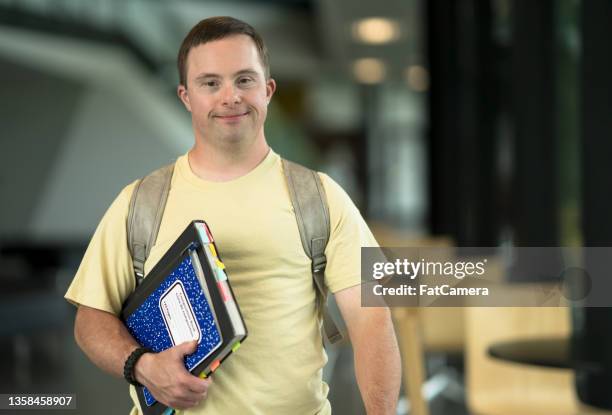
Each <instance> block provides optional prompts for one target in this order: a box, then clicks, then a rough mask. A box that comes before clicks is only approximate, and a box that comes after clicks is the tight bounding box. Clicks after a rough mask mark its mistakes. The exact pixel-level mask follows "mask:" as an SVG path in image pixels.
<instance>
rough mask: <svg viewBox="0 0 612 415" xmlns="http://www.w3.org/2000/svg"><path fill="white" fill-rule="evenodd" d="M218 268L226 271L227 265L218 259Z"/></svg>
mask: <svg viewBox="0 0 612 415" xmlns="http://www.w3.org/2000/svg"><path fill="white" fill-rule="evenodd" d="M217 266H218V267H219V268H221V269H225V264H224V263H223V262H221V261H219V260H218V259H217Z"/></svg>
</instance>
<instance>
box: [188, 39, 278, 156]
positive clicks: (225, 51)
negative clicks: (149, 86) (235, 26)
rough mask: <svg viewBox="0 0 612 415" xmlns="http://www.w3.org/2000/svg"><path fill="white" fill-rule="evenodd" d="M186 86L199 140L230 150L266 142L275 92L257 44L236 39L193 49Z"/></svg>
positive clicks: (190, 53) (202, 45)
mask: <svg viewBox="0 0 612 415" xmlns="http://www.w3.org/2000/svg"><path fill="white" fill-rule="evenodd" d="M186 79H187V88H185V86H183V85H180V86H179V88H178V94H179V97H180V98H181V100H182V101H183V103H184V104H185V106H186V107H187V109H188V110H189V111H190V112H191V117H192V124H193V128H194V130H195V133H196V137H197V136H200V137H202V139H203V140H204V141H205V142H207V143H209V144H210V145H214V146H217V147H221V148H224V149H229V150H231V149H232V147H234V146H236V145H246V146H248V145H249V144H252V143H253V142H254V141H255V140H257V139H258V138H260V139H263V124H264V121H265V119H266V114H267V109H268V103H269V102H270V98H272V94H273V93H274V90H275V88H276V84H275V83H274V80H272V79H268V80H266V78H265V74H264V68H263V65H262V63H261V60H260V58H259V54H258V52H257V47H256V46H255V43H254V42H253V40H252V39H251V38H250V37H249V36H246V35H235V36H231V37H227V38H224V39H220V40H215V41H212V42H208V43H204V44H201V45H198V46H197V47H195V48H193V49H191V50H190V52H189V55H188V58H187V76H186Z"/></svg>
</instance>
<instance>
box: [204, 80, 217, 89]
mask: <svg viewBox="0 0 612 415" xmlns="http://www.w3.org/2000/svg"><path fill="white" fill-rule="evenodd" d="M204 85H206V86H207V87H209V88H215V87H216V86H218V85H219V83H218V82H217V81H206V82H205V83H204Z"/></svg>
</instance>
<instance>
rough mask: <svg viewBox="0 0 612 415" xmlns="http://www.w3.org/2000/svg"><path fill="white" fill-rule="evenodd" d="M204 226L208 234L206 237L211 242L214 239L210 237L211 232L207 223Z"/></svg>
mask: <svg viewBox="0 0 612 415" xmlns="http://www.w3.org/2000/svg"><path fill="white" fill-rule="evenodd" d="M204 228H205V229H206V233H207V234H208V239H209V240H210V242H213V241H214V239H213V237H212V233H210V229H208V225H206V226H204Z"/></svg>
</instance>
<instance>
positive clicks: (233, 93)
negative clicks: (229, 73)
mask: <svg viewBox="0 0 612 415" xmlns="http://www.w3.org/2000/svg"><path fill="white" fill-rule="evenodd" d="M221 99H222V104H223V105H226V106H229V105H236V104H240V102H241V101H242V97H241V96H240V91H239V89H238V88H236V86H235V85H232V84H229V85H226V86H224V87H223V90H222V91H221Z"/></svg>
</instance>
